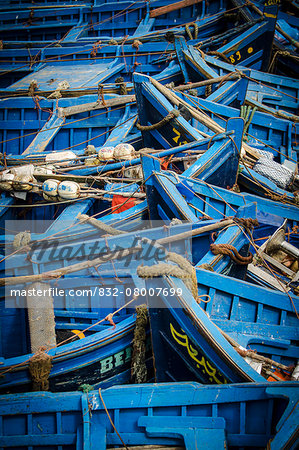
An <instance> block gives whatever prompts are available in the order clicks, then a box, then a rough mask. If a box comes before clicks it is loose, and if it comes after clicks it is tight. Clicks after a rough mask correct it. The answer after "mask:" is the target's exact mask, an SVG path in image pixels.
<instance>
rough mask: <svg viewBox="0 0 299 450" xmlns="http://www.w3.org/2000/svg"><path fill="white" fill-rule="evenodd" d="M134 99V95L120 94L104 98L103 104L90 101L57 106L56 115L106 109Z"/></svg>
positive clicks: (62, 115) (70, 114)
mask: <svg viewBox="0 0 299 450" xmlns="http://www.w3.org/2000/svg"><path fill="white" fill-rule="evenodd" d="M135 101H136V97H135V95H121V96H120V97H117V98H111V99H108V100H105V105H103V104H102V103H97V102H92V103H83V104H82V105H76V106H68V107H66V108H59V109H58V116H59V117H68V116H72V115H74V114H80V113H82V112H87V111H95V110H97V109H107V108H110V107H112V106H121V105H127V104H128V103H132V102H135Z"/></svg>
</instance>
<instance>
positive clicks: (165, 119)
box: [136, 109, 180, 131]
mask: <svg viewBox="0 0 299 450" xmlns="http://www.w3.org/2000/svg"><path fill="white" fill-rule="evenodd" d="M179 115H180V112H179V111H178V110H177V109H172V110H171V111H170V113H168V114H167V116H165V117H163V119H161V120H160V121H159V122H157V123H154V124H153V125H141V124H140V122H137V123H136V127H137V129H138V130H141V131H151V130H157V129H158V128H162V127H163V126H164V125H166V124H167V123H168V122H170V121H171V120H172V119H175V118H176V117H179Z"/></svg>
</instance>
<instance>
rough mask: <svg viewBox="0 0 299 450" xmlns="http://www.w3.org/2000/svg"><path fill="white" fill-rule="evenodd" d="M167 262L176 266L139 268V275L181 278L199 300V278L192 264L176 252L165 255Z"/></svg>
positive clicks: (143, 276)
mask: <svg viewBox="0 0 299 450" xmlns="http://www.w3.org/2000/svg"><path fill="white" fill-rule="evenodd" d="M165 257H166V260H168V261H172V262H174V263H175V264H177V265H176V266H174V265H172V264H167V263H159V264H155V265H153V266H138V267H137V275H138V276H139V277H140V278H155V277H161V276H171V277H176V278H180V279H181V280H183V281H184V283H185V285H186V286H187V288H188V289H190V291H191V292H192V295H193V297H194V298H197V278H196V271H195V268H194V267H193V266H192V264H190V262H189V261H188V260H187V259H186V258H184V257H183V256H181V255H179V254H178V253H174V252H167V253H166V254H165Z"/></svg>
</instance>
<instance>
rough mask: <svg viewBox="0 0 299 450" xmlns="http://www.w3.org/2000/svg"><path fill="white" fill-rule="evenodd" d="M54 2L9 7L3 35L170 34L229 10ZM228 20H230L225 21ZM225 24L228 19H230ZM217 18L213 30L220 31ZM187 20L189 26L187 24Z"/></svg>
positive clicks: (221, 4) (1, 24)
mask: <svg viewBox="0 0 299 450" xmlns="http://www.w3.org/2000/svg"><path fill="white" fill-rule="evenodd" d="M76 3H77V2H72V3H71V4H70V5H60V7H59V8H57V7H55V6H53V5H52V7H51V6H50V5H49V6H47V7H46V8H41V7H39V6H38V5H35V4H34V5H31V7H30V9H29V8H26V9H21V8H18V9H17V10H13V9H11V10H8V11H2V12H1V21H0V37H1V39H3V40H5V41H19V42H22V41H23V42H24V43H25V42H26V41H31V42H35V41H37V42H39V43H41V42H43V43H44V44H47V43H48V42H50V43H52V42H53V41H54V42H57V41H58V42H59V43H60V42H63V43H65V42H68V41H76V40H80V39H82V38H83V39H84V40H87V41H88V40H93V41H96V40H99V39H101V40H105V39H106V40H111V39H113V40H116V39H118V40H119V43H121V41H122V40H123V39H125V38H128V37H132V36H133V37H134V38H135V37H136V38H137V37H139V36H140V35H141V36H143V35H147V34H148V33H158V35H159V32H160V31H161V30H163V31H164V33H165V32H166V31H167V29H171V31H172V32H173V30H174V32H183V33H184V34H185V35H186V36H188V34H187V29H188V32H189V34H190V32H191V31H190V29H189V27H188V26H190V25H191V27H190V28H192V25H193V27H194V28H195V30H196V31H197V26H198V25H200V24H201V23H200V20H203V18H204V16H207V15H214V14H215V13H216V16H217V15H218V14H219V13H220V15H221V13H223V12H225V10H226V2H225V1H213V2H211V3H210V4H209V5H207V4H201V2H196V1H192V2H188V3H187V4H185V3H182V2H173V3H171V4H170V3H169V2H168V1H165V0H158V1H155V3H154V4H153V5H149V4H148V3H147V2H145V1H142V2H138V4H137V5H136V4H132V3H130V2H128V1H122V2H117V1H116V2H115V1H111V2H106V1H105V2H100V1H99V2H96V3H95V4H88V3H89V2H87V4H83V5H80V3H79V4H76ZM246 9H247V8H246ZM223 22H224V21H223ZM224 23H225V22H224ZM215 24H216V21H215V19H214V27H213V30H214V31H217V25H216V27H215ZM185 25H187V27H186V28H185Z"/></svg>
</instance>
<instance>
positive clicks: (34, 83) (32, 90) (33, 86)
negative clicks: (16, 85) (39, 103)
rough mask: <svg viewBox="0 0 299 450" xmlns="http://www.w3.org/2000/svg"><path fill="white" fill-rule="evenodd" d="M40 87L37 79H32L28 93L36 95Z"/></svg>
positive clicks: (32, 95)
mask: <svg viewBox="0 0 299 450" xmlns="http://www.w3.org/2000/svg"><path fill="white" fill-rule="evenodd" d="M37 88H38V84H37V81H36V80H32V81H31V83H30V84H29V88H28V95H30V96H31V97H34V93H35V91H36V90H37Z"/></svg>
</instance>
